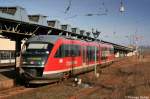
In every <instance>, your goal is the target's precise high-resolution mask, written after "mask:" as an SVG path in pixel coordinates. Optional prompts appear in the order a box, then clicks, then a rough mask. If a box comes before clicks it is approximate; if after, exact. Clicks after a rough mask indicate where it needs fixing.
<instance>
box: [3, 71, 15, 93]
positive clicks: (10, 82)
mask: <svg viewBox="0 0 150 99" xmlns="http://www.w3.org/2000/svg"><path fill="white" fill-rule="evenodd" d="M15 77H16V72H15V70H13V69H10V70H1V72H0V90H3V89H8V88H11V87H14V86H15Z"/></svg>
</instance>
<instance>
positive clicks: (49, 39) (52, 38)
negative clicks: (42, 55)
mask: <svg viewBox="0 0 150 99" xmlns="http://www.w3.org/2000/svg"><path fill="white" fill-rule="evenodd" d="M58 38H59V36H56V35H36V36H33V37H31V38H29V39H28V40H27V43H30V42H45V43H52V44H54V43H55V42H56V40H57V39H58Z"/></svg>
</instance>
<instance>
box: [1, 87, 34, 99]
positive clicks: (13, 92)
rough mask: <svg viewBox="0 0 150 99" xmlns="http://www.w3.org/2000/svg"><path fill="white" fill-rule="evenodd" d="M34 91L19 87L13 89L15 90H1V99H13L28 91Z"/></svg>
mask: <svg viewBox="0 0 150 99" xmlns="http://www.w3.org/2000/svg"><path fill="white" fill-rule="evenodd" d="M33 89H34V88H26V87H24V86H17V87H13V88H10V89H6V90H1V91H0V99H6V98H8V97H11V96H13V95H16V94H20V93H24V92H27V91H31V90H33Z"/></svg>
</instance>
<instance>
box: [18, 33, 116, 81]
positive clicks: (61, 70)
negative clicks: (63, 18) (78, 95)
mask: <svg viewBox="0 0 150 99" xmlns="http://www.w3.org/2000/svg"><path fill="white" fill-rule="evenodd" d="M113 61H114V52H113V46H112V45H110V44H105V43H101V42H97V41H95V42H93V41H85V40H81V39H71V38H66V37H60V36H54V35H39V36H34V37H31V38H30V39H29V40H28V41H27V42H26V43H25V45H24V47H23V49H22V55H21V74H22V75H23V76H24V77H25V78H26V79H28V80H29V81H33V80H37V79H38V80H44V79H45V80H46V79H50V80H51V79H59V78H63V77H64V76H65V75H66V74H69V75H70V74H73V75H76V74H80V73H83V72H87V71H91V70H94V66H95V65H97V66H101V65H102V64H105V63H111V62H113Z"/></svg>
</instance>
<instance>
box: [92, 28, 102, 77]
mask: <svg viewBox="0 0 150 99" xmlns="http://www.w3.org/2000/svg"><path fill="white" fill-rule="evenodd" d="M100 33H101V32H99V31H97V30H96V32H94V29H92V34H93V36H94V38H95V41H96V40H97V38H98V37H99V35H100ZM94 49H95V57H94V58H95V66H94V73H95V75H96V76H98V75H97V54H96V52H97V47H96V46H95V48H94Z"/></svg>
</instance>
